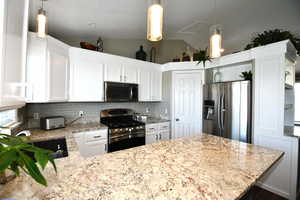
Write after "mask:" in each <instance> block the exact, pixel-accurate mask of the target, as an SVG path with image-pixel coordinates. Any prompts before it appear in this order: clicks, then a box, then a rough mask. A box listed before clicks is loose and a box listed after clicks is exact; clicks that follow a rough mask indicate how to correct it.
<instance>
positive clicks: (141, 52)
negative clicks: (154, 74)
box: [135, 45, 147, 61]
mask: <svg viewBox="0 0 300 200" xmlns="http://www.w3.org/2000/svg"><path fill="white" fill-rule="evenodd" d="M135 58H136V59H138V60H144V61H146V59H147V54H146V52H145V51H144V49H143V45H141V46H140V50H139V51H137V52H136V54H135Z"/></svg>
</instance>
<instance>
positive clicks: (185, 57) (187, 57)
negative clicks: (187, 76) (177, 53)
mask: <svg viewBox="0 0 300 200" xmlns="http://www.w3.org/2000/svg"><path fill="white" fill-rule="evenodd" d="M182 61H191V57H190V56H189V55H187V54H186V53H185V52H184V53H183V54H182Z"/></svg>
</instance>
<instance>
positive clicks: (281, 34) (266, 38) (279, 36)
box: [245, 29, 300, 55]
mask: <svg viewBox="0 0 300 200" xmlns="http://www.w3.org/2000/svg"><path fill="white" fill-rule="evenodd" d="M283 40H290V41H291V42H292V43H293V45H294V46H295V48H296V49H297V51H298V54H299V55H300V38H299V36H296V35H295V34H292V33H291V32H289V31H283V30H280V29H274V30H268V31H264V32H262V33H259V34H257V35H256V36H255V37H254V38H253V39H252V40H251V42H250V43H249V44H248V45H247V46H246V48H245V50H248V49H251V48H254V47H258V46H263V45H267V44H271V43H274V42H279V41H283Z"/></svg>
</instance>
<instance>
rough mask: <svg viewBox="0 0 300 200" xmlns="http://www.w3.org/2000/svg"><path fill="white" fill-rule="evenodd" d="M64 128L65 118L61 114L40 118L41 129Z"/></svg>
mask: <svg viewBox="0 0 300 200" xmlns="http://www.w3.org/2000/svg"><path fill="white" fill-rule="evenodd" d="M58 128H65V118H64V117H62V116H52V117H43V118H41V129H44V130H53V129H58Z"/></svg>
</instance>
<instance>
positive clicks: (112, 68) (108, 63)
mask: <svg viewBox="0 0 300 200" xmlns="http://www.w3.org/2000/svg"><path fill="white" fill-rule="evenodd" d="M101 57H102V58H103V60H104V62H105V81H111V82H121V83H138V67H137V65H136V63H135V62H134V60H132V59H130V58H124V57H120V56H112V55H107V54H101Z"/></svg>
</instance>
